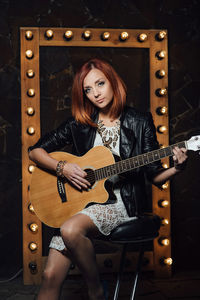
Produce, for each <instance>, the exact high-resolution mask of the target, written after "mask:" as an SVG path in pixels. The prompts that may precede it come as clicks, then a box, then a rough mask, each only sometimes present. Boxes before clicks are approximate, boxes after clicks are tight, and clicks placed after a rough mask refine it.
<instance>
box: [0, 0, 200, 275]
mask: <svg viewBox="0 0 200 300" xmlns="http://www.w3.org/2000/svg"><path fill="white" fill-rule="evenodd" d="M199 11H200V10H199V1H197V0H188V1H186V0H174V1H171V0H165V1H164V0H162V1H157V0H149V1H145V0H138V1H134V0H132V1H131V0H123V1H120V0H107V1H106V0H95V1H93V0H73V1H67V0H58V1H57V0H43V1H39V0H34V1H28V0H27V1H26V0H22V1H17V0H16V1H14V0H13V1H12V0H0V157H1V159H0V174H1V183H0V245H1V246H0V265H1V266H2V268H0V269H1V271H0V276H4V275H8V274H10V272H11V271H13V270H17V269H18V268H20V267H21V265H22V258H21V253H22V247H21V240H22V234H21V221H22V216H21V139H20V136H21V132H20V127H21V118H20V40H19V28H20V27H23V26H26V27H28V26H33V27H34V26H35V27H40V26H41V27H42V26H45V27H46V26H50V27H105V28H109V27H110V28H144V29H155V28H166V29H168V31H169V88H170V89H169V90H170V99H169V114H170V142H171V143H174V142H177V141H180V140H182V139H188V138H189V137H190V136H191V135H194V134H200V121H199V120H200V97H199V84H200V72H199V53H200V31H199V29H200V26H199V22H200V16H199ZM52 51H53V52H54V51H56V50H53V48H52V50H51V52H52ZM53 54H54V53H53ZM111 54H112V53H110V54H109V55H110V56H109V57H110V60H112V61H113V62H114V61H115V58H114V57H113V58H112V59H111ZM51 55H52V53H51ZM113 56H114V54H113ZM144 57H145V54H144ZM66 61H67V60H66ZM44 66H45V65H44ZM56 70H57V71H58V69H56ZM48 72H49V73H48V76H49V78H50V77H51V75H52V74H54V70H53V69H51V68H50V69H49V71H48ZM128 75H130V76H132V74H129V73H128V74H127V75H126V76H127V78H128ZM141 77H142V76H141ZM134 78H135V77H134ZM47 79H48V78H47ZM124 79H125V80H126V78H124ZM41 84H42V83H41ZM135 93H137V95H140V93H139V92H138V91H137V88H135ZM143 96H144V95H143ZM46 97H47V98H48V96H46ZM60 97H62V95H59V99H61V98H60ZM133 97H134V93H133ZM138 97H139V96H138ZM44 100H45V95H44ZM68 100H69V99H68V97H66V99H65V101H66V106H68V104H69V103H68ZM61 102H62V101H61ZM44 103H45V102H44ZM62 114H63V111H62ZM47 121H48V122H49V121H50V120H47ZM44 126H45V124H44ZM189 156H190V160H189V162H188V165H187V167H186V170H185V171H184V172H183V173H182V174H180V175H179V176H177V177H176V178H175V179H174V180H173V182H172V185H171V192H172V237H173V246H172V247H173V255H174V259H175V270H180V269H197V268H198V269H199V267H200V260H199V252H200V246H199V244H200V243H199V236H200V213H199V212H200V201H199V200H200V199H199V198H200V197H199V192H198V187H199V184H200V176H199V166H200V158H199V155H198V153H197V152H196V153H190V155H189Z"/></svg>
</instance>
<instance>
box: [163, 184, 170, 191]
mask: <svg viewBox="0 0 200 300" xmlns="http://www.w3.org/2000/svg"><path fill="white" fill-rule="evenodd" d="M168 187H169V184H168V183H167V182H166V183H164V184H163V185H162V189H163V190H166V189H167V188H168Z"/></svg>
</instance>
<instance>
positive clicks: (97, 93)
mask: <svg viewBox="0 0 200 300" xmlns="http://www.w3.org/2000/svg"><path fill="white" fill-rule="evenodd" d="M99 95H100V92H99V90H98V89H97V88H95V89H94V97H95V98H98V97H99Z"/></svg>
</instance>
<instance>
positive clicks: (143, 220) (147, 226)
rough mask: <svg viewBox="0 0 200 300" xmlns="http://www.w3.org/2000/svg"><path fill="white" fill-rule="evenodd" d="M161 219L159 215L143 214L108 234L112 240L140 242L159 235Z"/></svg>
mask: <svg viewBox="0 0 200 300" xmlns="http://www.w3.org/2000/svg"><path fill="white" fill-rule="evenodd" d="M160 224H161V220H160V218H159V217H158V216H157V215H141V216H138V217H136V218H135V219H132V220H130V221H127V222H124V223H123V224H121V225H119V226H117V227H116V228H115V229H113V230H112V231H111V233H110V235H109V236H108V239H109V240H110V241H112V242H119V243H123V242H126V243H127V242H128V243H138V242H141V241H143V240H144V241H147V240H152V239H154V238H155V237H156V236H157V235H158V230H159V228H160Z"/></svg>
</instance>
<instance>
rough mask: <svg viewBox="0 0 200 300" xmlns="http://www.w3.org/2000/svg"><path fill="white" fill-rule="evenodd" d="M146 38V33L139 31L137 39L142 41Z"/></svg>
mask: <svg viewBox="0 0 200 300" xmlns="http://www.w3.org/2000/svg"><path fill="white" fill-rule="evenodd" d="M146 40H147V34H146V33H141V34H140V35H139V36H138V41H139V42H144V41H146Z"/></svg>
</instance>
